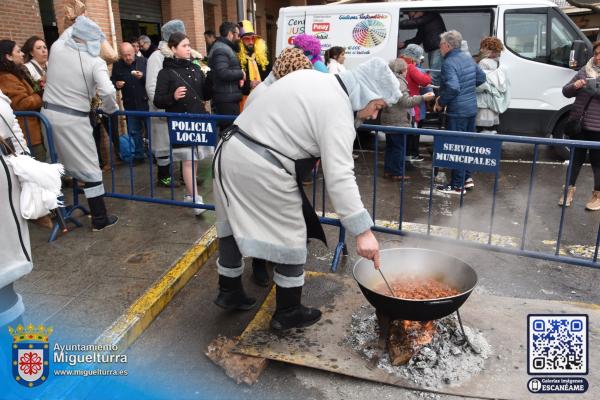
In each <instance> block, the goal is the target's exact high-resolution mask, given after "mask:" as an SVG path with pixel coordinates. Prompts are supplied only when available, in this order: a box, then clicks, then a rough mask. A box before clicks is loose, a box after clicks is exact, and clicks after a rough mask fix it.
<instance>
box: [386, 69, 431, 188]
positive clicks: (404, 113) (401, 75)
mask: <svg viewBox="0 0 600 400" xmlns="http://www.w3.org/2000/svg"><path fill="white" fill-rule="evenodd" d="M390 69H391V70H392V72H394V74H395V75H396V78H398V85H399V87H400V91H401V92H402V97H400V100H398V102H397V103H396V104H394V105H393V106H391V107H389V108H386V109H385V110H384V111H383V113H382V114H381V124H382V125H392V126H399V127H407V128H408V127H412V115H411V111H412V109H413V108H414V107H415V106H416V105H419V104H421V102H422V101H423V100H425V101H429V100H432V99H433V98H434V94H433V92H431V93H426V94H424V95H416V96H411V95H410V94H409V92H408V83H407V81H406V73H407V71H408V64H407V63H406V61H404V60H403V59H402V58H397V59H395V60H394V61H392V62H391V63H390ZM385 139H386V140H385V159H384V177H386V178H389V179H391V180H394V181H401V180H403V179H407V178H408V177H406V176H405V175H404V158H405V151H404V140H405V135H401V134H386V135H385Z"/></svg>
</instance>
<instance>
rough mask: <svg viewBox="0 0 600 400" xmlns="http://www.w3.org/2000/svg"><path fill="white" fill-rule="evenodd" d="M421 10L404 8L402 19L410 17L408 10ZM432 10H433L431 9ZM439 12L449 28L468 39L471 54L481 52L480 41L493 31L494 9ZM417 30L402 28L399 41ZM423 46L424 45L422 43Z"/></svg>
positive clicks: (411, 35) (409, 36) (413, 34)
mask: <svg viewBox="0 0 600 400" xmlns="http://www.w3.org/2000/svg"><path fill="white" fill-rule="evenodd" d="M410 11H420V10H419V9H406V8H405V9H402V10H401V14H400V19H401V20H403V19H406V18H408V15H407V14H408V12H410ZM429 12H431V11H429ZM438 12H439V14H440V16H441V17H442V19H443V20H444V25H445V26H446V29H447V30H453V29H454V30H457V31H459V32H460V33H461V35H462V37H463V40H466V41H467V45H468V46H469V52H470V53H471V55H475V54H477V53H479V42H481V39H483V38H484V37H486V36H490V35H491V33H492V31H491V29H492V19H493V11H492V10H490V9H479V10H469V11H466V10H464V9H463V10H440V9H438ZM416 33H417V31H416V30H414V29H413V30H400V31H399V32H398V41H399V42H404V41H406V40H408V39H411V38H413V37H415V35H416ZM421 46H422V45H421Z"/></svg>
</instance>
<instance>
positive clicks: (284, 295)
mask: <svg viewBox="0 0 600 400" xmlns="http://www.w3.org/2000/svg"><path fill="white" fill-rule="evenodd" d="M275 294H276V299H277V305H276V308H275V313H274V314H273V317H272V318H271V329H273V330H276V331H283V330H287V329H292V328H305V327H307V326H311V325H313V324H315V323H317V322H318V321H319V320H320V319H321V311H320V310H318V309H316V308H309V307H305V306H303V305H302V304H301V303H300V300H301V298H302V286H298V287H292V288H284V287H281V286H277V288H276V293H275Z"/></svg>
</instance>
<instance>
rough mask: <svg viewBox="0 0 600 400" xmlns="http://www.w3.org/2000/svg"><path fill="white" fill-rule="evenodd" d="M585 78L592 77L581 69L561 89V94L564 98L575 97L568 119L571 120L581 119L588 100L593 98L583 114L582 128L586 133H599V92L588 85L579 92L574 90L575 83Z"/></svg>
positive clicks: (584, 69)
mask: <svg viewBox="0 0 600 400" xmlns="http://www.w3.org/2000/svg"><path fill="white" fill-rule="evenodd" d="M586 78H592V77H591V76H588V74H587V72H586V67H583V68H581V69H580V70H579V72H578V73H577V75H575V76H574V77H573V78H572V79H571V80H570V81H569V83H567V84H566V85H565V86H564V87H563V89H562V92H563V95H564V96H565V97H568V98H572V97H575V103H574V104H573V109H572V110H571V114H570V117H571V118H573V119H578V118H580V117H581V115H582V114H583V110H584V108H585V105H586V104H587V102H588V100H590V97H592V96H594V97H593V98H592V100H591V101H590V105H589V106H588V109H587V112H586V113H585V118H584V119H583V127H584V128H585V129H586V130H588V131H593V132H600V92H599V91H598V90H597V89H596V88H593V87H590V86H591V85H589V84H588V85H586V87H584V88H581V89H579V90H577V89H575V81H578V80H579V79H586Z"/></svg>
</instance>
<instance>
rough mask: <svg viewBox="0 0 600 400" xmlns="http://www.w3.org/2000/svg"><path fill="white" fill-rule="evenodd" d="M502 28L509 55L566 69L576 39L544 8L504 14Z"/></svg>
mask: <svg viewBox="0 0 600 400" xmlns="http://www.w3.org/2000/svg"><path fill="white" fill-rule="evenodd" d="M548 24H549V25H550V28H548ZM504 26H505V28H504V43H505V44H506V47H507V48H508V49H509V50H510V51H512V52H513V53H515V54H517V55H519V56H521V57H523V58H527V59H529V60H533V61H537V62H542V63H546V64H553V65H558V66H561V67H567V68H568V67H569V54H570V52H571V45H572V43H573V41H574V40H576V39H578V36H577V33H576V32H575V30H574V29H573V28H572V27H571V26H570V25H569V24H568V23H567V21H565V19H564V17H563V16H562V15H560V14H559V13H557V12H555V11H554V10H548V9H544V10H543V11H539V10H538V11H537V12H527V11H525V12H523V10H522V9H521V10H513V11H508V12H506V13H505V15H504ZM548 35H549V36H548Z"/></svg>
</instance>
